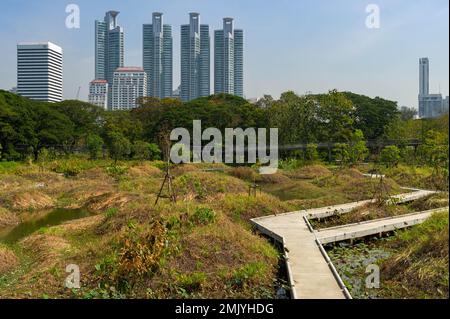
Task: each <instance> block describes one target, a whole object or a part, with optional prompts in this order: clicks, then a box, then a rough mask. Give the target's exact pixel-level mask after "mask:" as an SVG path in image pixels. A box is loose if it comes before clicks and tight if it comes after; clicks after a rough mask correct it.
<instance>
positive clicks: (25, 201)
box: [7, 190, 55, 211]
mask: <svg viewBox="0 0 450 319" xmlns="http://www.w3.org/2000/svg"><path fill="white" fill-rule="evenodd" d="M7 201H9V206H10V207H11V209H12V210H18V211H24V210H30V209H32V210H39V209H49V208H53V207H55V201H54V199H53V198H51V197H50V196H48V195H46V194H44V193H43V192H40V191H38V190H28V191H27V192H25V193H22V192H17V193H16V194H13V195H12V196H11V197H10V198H9V199H8V200H7Z"/></svg>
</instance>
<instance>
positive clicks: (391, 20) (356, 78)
mask: <svg viewBox="0 0 450 319" xmlns="http://www.w3.org/2000/svg"><path fill="white" fill-rule="evenodd" d="M1 3H2V10H1V11H0V40H1V47H2V50H1V52H2V53H1V55H0V88H3V89H10V88H11V87H13V86H15V85H16V44H17V42H21V41H47V40H49V41H52V42H55V43H56V44H58V45H60V46H62V47H63V49H64V97H65V98H74V97H75V96H76V93H77V90H78V87H79V86H81V87H82V88H81V95H80V98H81V99H86V98H87V90H88V83H89V81H90V80H92V79H93V76H94V20H95V19H103V16H104V13H105V12H106V11H107V10H112V9H114V10H118V11H121V14H120V15H119V24H120V25H122V26H123V27H124V29H125V51H126V52H125V64H126V65H129V66H134V65H136V66H140V65H142V54H141V50H142V40H141V38H142V24H144V23H149V22H150V21H151V15H152V12H153V11H161V12H163V13H164V14H165V23H168V24H172V26H173V28H174V87H176V86H177V85H178V84H179V73H180V72H179V68H180V62H179V56H180V54H179V50H180V45H179V37H180V31H179V26H180V25H181V24H184V23H187V21H188V12H191V11H196V12H200V13H201V17H202V18H201V19H202V23H207V24H209V25H210V27H211V29H212V30H214V29H219V28H220V27H221V21H222V18H223V17H225V16H232V17H234V18H235V25H236V27H237V28H242V29H244V32H245V93H246V97H248V98H252V97H260V96H262V95H263V94H271V95H273V96H274V97H278V96H279V94H280V93H281V92H284V91H287V90H293V91H295V92H297V93H299V94H303V93H305V92H313V93H319V92H326V91H328V90H330V89H338V90H349V91H353V92H356V93H361V94H366V95H369V96H381V97H384V98H388V99H392V100H395V101H398V102H399V105H408V106H413V107H417V94H418V59H419V58H420V57H423V56H427V57H429V58H430V63H431V67H430V68H431V69H430V73H431V75H430V82H431V83H430V88H431V91H432V92H433V93H437V92H438V91H439V87H440V88H441V92H442V93H443V94H445V95H448V90H449V89H448V87H449V73H448V70H449V51H448V50H449V27H448V26H449V11H448V10H449V8H448V5H449V4H448V3H449V2H448V0H413V1H411V0H368V1H365V0H277V1H272V0H226V1H223V0H146V1H145V0H128V1H125V0H108V1H106V0H95V1H92V0H90V1H88V0H71V1H62V0H39V1H31V0H28V1H25V0H1ZM70 3H75V4H77V5H79V7H80V10H81V28H80V29H67V28H66V27H65V19H66V16H67V14H66V13H65V8H66V6H67V5H68V4H70ZM371 3H374V4H377V5H379V7H380V9H381V27H380V29H368V28H366V25H365V21H366V17H367V13H366V11H365V9H366V6H367V5H368V4H371Z"/></svg>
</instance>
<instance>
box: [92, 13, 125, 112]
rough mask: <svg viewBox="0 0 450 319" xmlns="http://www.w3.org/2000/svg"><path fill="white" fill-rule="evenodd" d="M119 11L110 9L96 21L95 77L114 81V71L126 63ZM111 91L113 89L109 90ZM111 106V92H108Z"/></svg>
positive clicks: (110, 81) (109, 105) (109, 81)
mask: <svg viewBox="0 0 450 319" xmlns="http://www.w3.org/2000/svg"><path fill="white" fill-rule="evenodd" d="M118 15H119V12H117V11H108V12H107V13H106V16H105V18H104V20H103V21H99V20H97V21H95V79H96V80H106V81H108V83H109V84H110V87H111V84H112V82H113V76H114V72H115V71H116V70H117V68H119V67H123V65H124V32H123V28H122V27H120V26H118V25H117V16H118ZM109 91H111V90H109ZM108 96H109V99H108V107H109V108H110V107H111V92H108Z"/></svg>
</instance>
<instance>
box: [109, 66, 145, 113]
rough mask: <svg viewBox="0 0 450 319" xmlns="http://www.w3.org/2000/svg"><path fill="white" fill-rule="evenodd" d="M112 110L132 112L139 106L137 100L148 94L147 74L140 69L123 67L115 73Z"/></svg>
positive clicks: (112, 89)
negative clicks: (131, 110)
mask: <svg viewBox="0 0 450 319" xmlns="http://www.w3.org/2000/svg"><path fill="white" fill-rule="evenodd" d="M111 92H112V94H111V95H112V101H111V110H112V111H119V110H130V109H134V108H136V107H137V106H138V104H137V100H138V99H139V98H141V97H145V95H146V92H147V74H146V73H145V71H144V69H142V68H139V67H122V68H118V69H117V70H116V72H114V76H113V83H112V88H111Z"/></svg>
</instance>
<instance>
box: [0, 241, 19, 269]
mask: <svg viewBox="0 0 450 319" xmlns="http://www.w3.org/2000/svg"><path fill="white" fill-rule="evenodd" d="M18 264H19V259H18V258H17V256H16V255H15V254H14V252H13V251H12V250H11V249H9V248H8V247H4V246H1V245H0V275H2V274H4V273H6V272H7V271H10V270H12V269H13V268H14V267H16V266H17V265H18Z"/></svg>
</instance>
